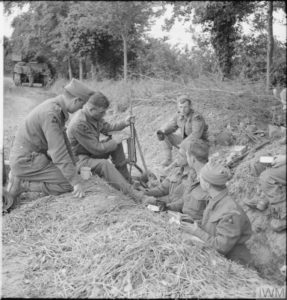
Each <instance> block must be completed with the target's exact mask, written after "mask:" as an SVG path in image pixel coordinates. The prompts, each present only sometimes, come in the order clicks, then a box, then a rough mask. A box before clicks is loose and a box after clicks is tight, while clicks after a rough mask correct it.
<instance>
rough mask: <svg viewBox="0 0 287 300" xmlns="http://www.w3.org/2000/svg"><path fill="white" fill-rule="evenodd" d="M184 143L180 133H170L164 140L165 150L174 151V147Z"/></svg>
mask: <svg viewBox="0 0 287 300" xmlns="http://www.w3.org/2000/svg"><path fill="white" fill-rule="evenodd" d="M182 141H183V139H182V137H181V135H180V134H179V133H170V134H167V135H165V139H164V149H166V150H169V151H170V150H172V147H177V148H178V146H179V144H180V143H181V142H182Z"/></svg>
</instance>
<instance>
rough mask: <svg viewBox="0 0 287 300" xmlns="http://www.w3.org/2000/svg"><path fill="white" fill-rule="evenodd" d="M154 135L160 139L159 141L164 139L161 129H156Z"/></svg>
mask: <svg viewBox="0 0 287 300" xmlns="http://www.w3.org/2000/svg"><path fill="white" fill-rule="evenodd" d="M156 135H157V138H158V139H159V140H160V141H163V140H164V133H163V131H162V130H158V131H157V132H156Z"/></svg>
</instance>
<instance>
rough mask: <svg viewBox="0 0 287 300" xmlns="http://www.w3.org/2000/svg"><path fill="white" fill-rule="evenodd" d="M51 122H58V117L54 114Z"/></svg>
mask: <svg viewBox="0 0 287 300" xmlns="http://www.w3.org/2000/svg"><path fill="white" fill-rule="evenodd" d="M51 122H52V123H59V121H58V119H57V117H56V116H53V118H52V121H51Z"/></svg>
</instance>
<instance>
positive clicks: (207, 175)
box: [200, 163, 231, 186]
mask: <svg viewBox="0 0 287 300" xmlns="http://www.w3.org/2000/svg"><path fill="white" fill-rule="evenodd" d="M200 176H201V177H202V178H203V179H204V180H205V181H207V182H209V183H210V184H213V185H219V186H220V185H225V184H226V182H227V181H228V180H230V179H231V174H230V171H229V170H228V169H227V168H225V167H223V166H220V165H216V164H212V163H207V164H206V165H205V166H204V167H203V168H202V169H201V170H200Z"/></svg>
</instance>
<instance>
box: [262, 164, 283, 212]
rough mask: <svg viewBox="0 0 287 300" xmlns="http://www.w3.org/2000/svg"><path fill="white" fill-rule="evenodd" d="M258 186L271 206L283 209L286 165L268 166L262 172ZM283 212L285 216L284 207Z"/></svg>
mask: <svg viewBox="0 0 287 300" xmlns="http://www.w3.org/2000/svg"><path fill="white" fill-rule="evenodd" d="M260 186H261V189H262V191H263V192H264V194H265V195H266V196H267V198H268V200H269V203H270V204H271V205H272V206H273V208H275V209H276V210H282V209H283V210H284V208H283V206H284V207H285V205H286V203H285V201H286V165H283V166H281V167H278V168H268V169H266V170H265V171H264V172H262V173H261V175H260ZM284 189H285V190H284ZM277 207H278V209H277ZM279 207H280V208H279ZM283 214H285V216H286V208H285V212H284V213H283ZM282 217H284V216H282Z"/></svg>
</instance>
